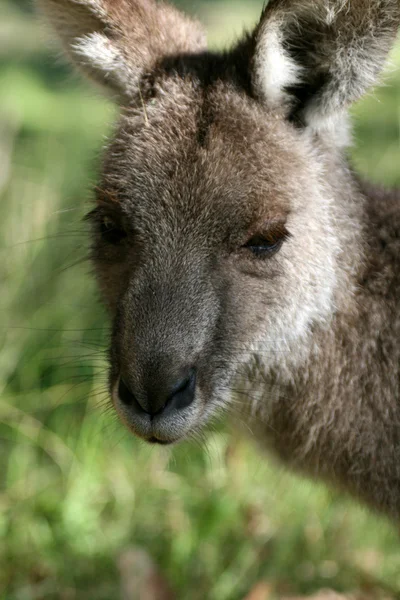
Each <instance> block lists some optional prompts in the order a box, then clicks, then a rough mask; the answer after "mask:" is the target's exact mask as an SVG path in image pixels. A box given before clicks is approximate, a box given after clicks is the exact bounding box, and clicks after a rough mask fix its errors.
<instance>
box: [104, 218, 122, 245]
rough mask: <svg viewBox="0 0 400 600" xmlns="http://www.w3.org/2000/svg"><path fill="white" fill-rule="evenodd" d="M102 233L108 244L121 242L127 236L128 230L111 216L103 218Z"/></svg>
mask: <svg viewBox="0 0 400 600" xmlns="http://www.w3.org/2000/svg"><path fill="white" fill-rule="evenodd" d="M100 234H101V237H102V238H103V240H104V241H105V242H107V243H108V244H119V243H120V242H121V241H122V240H123V239H124V238H125V237H126V232H125V231H124V230H123V229H122V227H120V226H119V225H117V223H116V222H115V221H113V219H111V218H110V217H103V218H102V220H101V222H100Z"/></svg>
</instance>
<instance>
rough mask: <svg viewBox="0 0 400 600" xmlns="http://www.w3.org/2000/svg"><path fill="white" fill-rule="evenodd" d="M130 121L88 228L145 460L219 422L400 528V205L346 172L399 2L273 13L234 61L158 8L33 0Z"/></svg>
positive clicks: (337, 2) (293, 1)
mask: <svg viewBox="0 0 400 600" xmlns="http://www.w3.org/2000/svg"><path fill="white" fill-rule="evenodd" d="M37 2H38V4H39V5H40V8H41V9H42V10H43V13H44V15H45V16H46V17H47V19H48V20H49V21H50V23H51V25H52V26H53V28H54V29H55V31H56V32H57V34H58V36H59V37H60V39H61V42H62V44H63V47H64V49H65V52H66V54H67V55H68V56H69V58H70V59H71V60H72V61H73V62H74V63H75V64H76V65H77V66H78V67H79V68H80V70H81V71H83V72H84V73H85V74H86V75H87V76H89V78H90V79H92V80H94V82H96V83H97V84H98V85H100V86H101V87H102V88H103V89H104V90H105V91H106V93H109V94H111V95H112V96H113V97H114V98H115V100H116V102H117V103H118V105H119V107H120V117H119V121H118V124H117V125H116V128H115V133H114V135H113V137H112V139H111V140H110V141H109V143H108V145H107V148H106V149H105V153H104V159H103V163H102V169H101V176H100V181H99V185H98V186H97V188H96V202H95V208H94V210H92V211H91V213H90V214H89V216H88V220H89V221H90V230H91V236H92V237H91V244H92V260H93V264H94V269H95V273H96V277H97V280H98V283H99V288H100V290H101V294H102V297H103V298H104V302H105V303H106V305H107V307H108V309H109V313H110V317H111V319H112V341H111V348H110V396H111V398H112V403H113V405H114V407H115V410H116V411H117V413H118V415H119V416H120V418H121V420H122V421H123V422H124V423H125V424H126V426H127V427H128V428H129V429H130V430H131V431H132V432H133V433H134V434H136V435H137V436H139V437H140V438H143V439H144V440H146V441H148V442H150V443H153V444H173V443H177V442H179V441H180V440H182V439H184V438H188V437H190V436H193V435H195V434H196V433H197V432H198V431H199V430H200V429H201V428H203V426H204V425H205V424H206V423H207V422H209V421H210V420H211V419H213V418H215V416H216V415H217V414H218V413H220V412H221V411H222V413H223V414H226V415H231V416H232V420H234V421H235V422H238V423H239V424H244V425H245V426H246V427H247V428H248V429H250V430H251V432H252V434H253V435H254V436H255V437H256V438H257V439H258V440H259V442H260V443H261V444H262V446H263V447H265V448H267V449H268V450H269V451H270V452H272V453H273V454H275V455H276V456H277V457H279V458H280V459H281V460H283V461H284V462H285V463H286V464H287V465H289V467H291V468H293V469H296V470H298V471H299V472H302V473H304V474H306V475H308V476H311V477H318V478H321V479H322V480H325V481H326V482H327V483H329V484H331V485H332V484H333V485H334V486H336V487H339V488H341V489H343V490H345V491H347V492H350V493H351V494H353V496H355V497H357V498H358V499H360V500H362V501H364V502H365V503H367V504H368V505H369V506H370V507H372V508H373V509H376V510H378V511H380V512H382V513H384V514H386V515H388V516H389V517H391V518H392V519H395V520H399V518H400V194H399V192H397V193H396V192H394V191H393V192H385V191H383V190H380V189H375V188H373V187H372V186H369V185H368V184H366V183H364V182H363V181H362V180H361V179H360V178H359V177H358V176H357V175H356V174H355V173H354V172H353V171H352V169H351V167H350V166H349V162H348V159H347V154H346V152H347V147H348V146H349V144H350V141H351V128H350V124H349V118H348V114H347V111H348V107H349V106H350V105H351V104H352V103H353V102H354V101H356V100H357V99H358V98H360V97H361V96H362V95H363V94H364V93H365V92H366V91H367V90H369V89H370V87H371V86H372V85H373V84H375V83H376V82H377V80H378V78H379V75H380V73H381V71H382V69H383V67H384V64H385V61H386V57H387V54H388V52H389V50H390V49H391V47H392V45H393V43H394V41H395V38H396V34H397V31H398V29H399V25H400V1H399V0H270V2H269V3H268V4H267V5H266V6H265V7H264V10H263V12H262V16H261V20H260V22H259V23H258V25H257V26H256V28H255V29H254V31H252V32H251V33H249V34H246V35H244V37H243V38H242V39H241V40H240V41H239V42H237V43H236V44H235V45H234V46H233V48H231V49H230V50H229V51H226V52H210V51H208V50H207V46H206V40H205V35H204V33H203V30H202V28H201V26H200V25H199V24H198V23H197V22H196V21H194V20H192V19H191V18H188V17H186V16H184V15H183V14H181V13H180V12H179V11H178V10H177V9H176V8H174V7H173V6H170V5H167V4H162V3H157V2H156V1H154V0H37Z"/></svg>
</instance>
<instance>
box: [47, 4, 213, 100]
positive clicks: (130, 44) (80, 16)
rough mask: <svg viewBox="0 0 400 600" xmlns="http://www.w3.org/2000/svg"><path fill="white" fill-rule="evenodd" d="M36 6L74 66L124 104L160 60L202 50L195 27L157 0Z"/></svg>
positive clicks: (200, 33)
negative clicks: (147, 71) (147, 72)
mask: <svg viewBox="0 0 400 600" xmlns="http://www.w3.org/2000/svg"><path fill="white" fill-rule="evenodd" d="M36 1H37V4H38V5H39V7H40V8H41V9H42V11H43V13H44V15H45V17H47V19H48V20H49V22H50V24H51V25H52V26H53V28H54V29H55V31H56V33H57V34H58V36H59V38H60V39H61V41H62V43H63V46H64V49H65V51H66V53H67V55H68V56H69V58H70V59H71V60H72V62H74V63H75V64H76V65H77V66H78V67H79V68H80V69H81V70H83V71H84V72H85V73H86V74H87V75H88V76H89V77H90V78H91V79H93V80H94V81H96V82H97V83H99V84H101V85H102V86H103V87H105V88H107V89H108V90H109V91H111V93H113V94H117V95H118V96H119V97H120V99H121V100H124V101H125V100H126V99H129V100H130V99H132V96H136V95H137V93H138V92H139V83H140V78H141V76H142V75H143V73H144V72H145V71H146V70H148V69H150V68H151V67H152V66H153V65H154V64H155V63H156V62H157V61H158V60H159V59H161V58H162V57H165V56H171V55H176V54H181V53H193V52H199V51H202V50H204V49H205V47H206V42H205V36H204V34H203V31H202V29H201V27H200V26H199V24H198V23H197V22H195V21H193V20H191V19H189V18H188V17H186V16H185V15H183V14H181V13H180V12H179V11H178V10H176V9H175V8H173V7H172V6H169V5H166V4H157V3H156V1H155V0H36Z"/></svg>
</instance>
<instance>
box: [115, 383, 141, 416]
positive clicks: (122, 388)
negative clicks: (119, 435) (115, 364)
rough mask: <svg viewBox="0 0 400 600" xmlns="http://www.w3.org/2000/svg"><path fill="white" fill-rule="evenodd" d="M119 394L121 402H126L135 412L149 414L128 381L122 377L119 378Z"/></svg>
mask: <svg viewBox="0 0 400 600" xmlns="http://www.w3.org/2000/svg"><path fill="white" fill-rule="evenodd" d="M118 395H119V399H120V400H121V402H122V403H123V404H125V406H129V407H130V408H131V409H133V410H134V412H136V413H138V414H143V413H146V414H148V413H147V411H146V410H144V408H143V407H142V406H141V405H140V404H139V402H138V401H137V400H136V398H135V396H134V394H133V393H132V392H131V390H130V389H129V387H128V386H127V385H126V383H125V381H124V380H123V379H122V377H121V379H120V380H119V386H118Z"/></svg>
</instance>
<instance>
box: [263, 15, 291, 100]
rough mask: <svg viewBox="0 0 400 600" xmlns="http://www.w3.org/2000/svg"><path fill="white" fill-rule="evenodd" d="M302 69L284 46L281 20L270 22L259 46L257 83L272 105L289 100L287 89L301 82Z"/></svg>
mask: <svg viewBox="0 0 400 600" xmlns="http://www.w3.org/2000/svg"><path fill="white" fill-rule="evenodd" d="M301 70H302V69H301V66H300V65H298V64H296V63H295V61H294V60H293V59H292V58H291V57H290V56H289V54H288V53H287V52H286V51H285V49H284V47H283V39H282V31H281V28H280V24H279V22H278V21H276V22H275V23H274V22H272V23H270V26H269V28H268V30H267V31H266V32H265V34H264V35H263V36H262V38H261V39H260V42H259V45H258V48H257V53H256V57H255V83H256V86H257V88H258V89H261V90H262V93H263V96H264V97H265V98H267V99H268V102H269V104H270V105H271V106H273V107H278V106H281V105H282V104H284V103H286V102H287V101H288V100H289V96H288V94H287V92H286V89H287V88H288V87H290V86H293V85H296V84H298V83H300V81H301V79H300V77H301Z"/></svg>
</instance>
